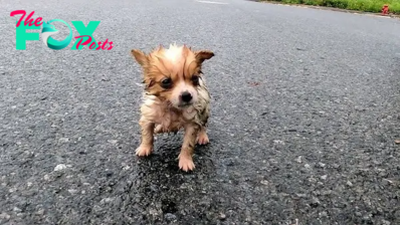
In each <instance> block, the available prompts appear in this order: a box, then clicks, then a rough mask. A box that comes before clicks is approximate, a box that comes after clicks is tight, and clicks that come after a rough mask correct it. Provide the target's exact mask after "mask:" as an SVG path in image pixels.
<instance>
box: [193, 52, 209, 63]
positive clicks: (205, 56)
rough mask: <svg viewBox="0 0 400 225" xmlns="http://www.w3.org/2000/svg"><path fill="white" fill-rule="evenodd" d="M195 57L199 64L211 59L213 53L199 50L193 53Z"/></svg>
mask: <svg viewBox="0 0 400 225" xmlns="http://www.w3.org/2000/svg"><path fill="white" fill-rule="evenodd" d="M195 55H196V60H197V61H198V62H199V63H203V62H204V60H207V59H211V58H212V57H213V56H214V52H212V51H209V50H201V51H197V52H195Z"/></svg>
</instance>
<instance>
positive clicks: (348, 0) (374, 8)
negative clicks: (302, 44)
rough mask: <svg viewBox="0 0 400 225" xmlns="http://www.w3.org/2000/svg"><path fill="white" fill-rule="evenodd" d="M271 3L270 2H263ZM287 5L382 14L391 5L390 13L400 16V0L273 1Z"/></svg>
mask: <svg viewBox="0 0 400 225" xmlns="http://www.w3.org/2000/svg"><path fill="white" fill-rule="evenodd" d="M261 1H269V0H261ZM272 1H274V2H281V3H285V4H303V5H313V6H326V7H333V8H339V9H347V10H357V11H362V12H372V13H380V12H381V11H382V6H383V5H384V4H388V5H389V13H391V14H400V0H272Z"/></svg>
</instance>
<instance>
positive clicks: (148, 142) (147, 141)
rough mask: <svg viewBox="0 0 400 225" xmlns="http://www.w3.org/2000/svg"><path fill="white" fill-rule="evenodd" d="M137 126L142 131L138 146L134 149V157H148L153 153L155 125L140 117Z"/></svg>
mask: <svg viewBox="0 0 400 225" xmlns="http://www.w3.org/2000/svg"><path fill="white" fill-rule="evenodd" d="M139 125H140V127H141V130H142V137H141V143H140V146H139V147H138V148H137V149H136V155H138V156H148V155H150V154H151V152H152V151H153V141H154V126H155V124H154V123H152V122H150V121H148V120H146V119H145V118H144V117H142V118H140V121H139Z"/></svg>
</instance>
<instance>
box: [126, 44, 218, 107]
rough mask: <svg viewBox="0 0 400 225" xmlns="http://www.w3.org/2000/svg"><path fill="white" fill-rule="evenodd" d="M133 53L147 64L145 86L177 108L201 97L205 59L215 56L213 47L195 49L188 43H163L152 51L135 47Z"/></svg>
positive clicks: (144, 73)
mask: <svg viewBox="0 0 400 225" xmlns="http://www.w3.org/2000/svg"><path fill="white" fill-rule="evenodd" d="M131 54H132V56H133V57H134V58H135V60H136V61H137V62H138V63H139V64H140V65H141V67H142V68H143V76H144V77H143V82H144V84H145V90H146V91H147V92H148V93H150V94H152V95H155V96H157V97H158V98H159V99H160V100H162V101H168V102H170V103H171V104H172V106H174V107H176V108H184V107H186V106H190V105H192V104H194V103H195V102H196V101H197V100H198V87H199V85H202V80H201V77H202V72H201V66H202V63H203V62H204V61H205V60H207V59H210V58H211V57H213V56H214V53H213V52H211V51H208V50H201V51H192V49H191V48H188V47H187V46H186V45H183V46H177V45H170V46H169V48H168V49H167V48H164V47H163V46H160V47H159V48H157V49H154V50H153V51H152V52H150V54H148V55H147V54H145V53H144V52H142V51H140V50H137V49H133V50H131Z"/></svg>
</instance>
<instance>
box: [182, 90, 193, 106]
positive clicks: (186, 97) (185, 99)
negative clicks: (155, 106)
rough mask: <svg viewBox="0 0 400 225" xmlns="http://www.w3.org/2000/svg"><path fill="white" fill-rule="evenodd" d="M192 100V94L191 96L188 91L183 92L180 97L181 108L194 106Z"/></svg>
mask: <svg viewBox="0 0 400 225" xmlns="http://www.w3.org/2000/svg"><path fill="white" fill-rule="evenodd" d="M192 99H193V96H192V94H190V93H189V92H188V91H184V92H182V94H181V95H180V96H179V100H180V105H181V106H187V105H190V104H192Z"/></svg>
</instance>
